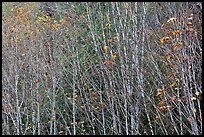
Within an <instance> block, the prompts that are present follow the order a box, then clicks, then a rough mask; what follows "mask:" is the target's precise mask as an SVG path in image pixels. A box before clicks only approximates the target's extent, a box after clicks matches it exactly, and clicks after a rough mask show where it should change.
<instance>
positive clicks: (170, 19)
mask: <svg viewBox="0 0 204 137" xmlns="http://www.w3.org/2000/svg"><path fill="white" fill-rule="evenodd" d="M173 20H176V18H169V19H168V20H167V22H170V21H173Z"/></svg>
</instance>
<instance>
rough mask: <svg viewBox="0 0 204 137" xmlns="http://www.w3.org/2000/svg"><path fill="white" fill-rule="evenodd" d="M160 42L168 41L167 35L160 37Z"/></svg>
mask: <svg viewBox="0 0 204 137" xmlns="http://www.w3.org/2000/svg"><path fill="white" fill-rule="evenodd" d="M160 41H161V43H164V42H165V41H169V37H168V36H165V37H163V38H161V39H160Z"/></svg>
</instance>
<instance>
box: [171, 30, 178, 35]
mask: <svg viewBox="0 0 204 137" xmlns="http://www.w3.org/2000/svg"><path fill="white" fill-rule="evenodd" d="M179 32H180V30H175V31H173V32H172V34H173V35H176V34H178V33H179Z"/></svg>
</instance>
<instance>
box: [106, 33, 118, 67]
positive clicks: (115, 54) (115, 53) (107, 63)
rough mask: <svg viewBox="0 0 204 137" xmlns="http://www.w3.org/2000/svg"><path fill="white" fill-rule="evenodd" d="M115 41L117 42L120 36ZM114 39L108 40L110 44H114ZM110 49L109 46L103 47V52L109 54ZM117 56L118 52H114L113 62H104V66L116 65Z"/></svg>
mask: <svg viewBox="0 0 204 137" xmlns="http://www.w3.org/2000/svg"><path fill="white" fill-rule="evenodd" d="M113 39H114V41H117V40H118V34H117V35H116V36H115V37H114V38H113ZM113 39H112V38H108V42H109V43H111V42H113ZM108 49H109V46H107V45H105V46H103V51H104V53H105V54H107V53H108ZM117 54H118V52H113V54H112V55H111V60H106V61H105V62H104V64H105V65H109V64H115V63H116V61H115V59H116V57H117Z"/></svg>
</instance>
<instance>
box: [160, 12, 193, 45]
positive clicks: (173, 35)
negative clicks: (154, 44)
mask: <svg viewBox="0 0 204 137" xmlns="http://www.w3.org/2000/svg"><path fill="white" fill-rule="evenodd" d="M192 19H193V14H190V16H189V17H188V22H187V23H186V25H187V26H188V28H187V31H188V32H192V31H193V28H192V25H193V23H192ZM177 20H179V21H184V19H183V17H180V18H176V17H173V18H169V19H168V20H167V21H166V22H164V23H163V24H162V27H165V26H166V25H167V24H169V23H171V22H173V21H177ZM164 32H165V34H167V35H168V36H164V37H162V38H160V42H161V43H164V42H166V43H170V40H171V39H172V38H173V37H174V39H175V36H176V35H177V34H180V33H184V32H186V31H185V30H184V29H176V30H170V29H168V28H165V29H164ZM171 34H172V35H171ZM189 38H192V35H190V36H189ZM182 45H184V43H183V42H182V41H180V42H177V43H172V44H171V46H172V47H176V46H182Z"/></svg>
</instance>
